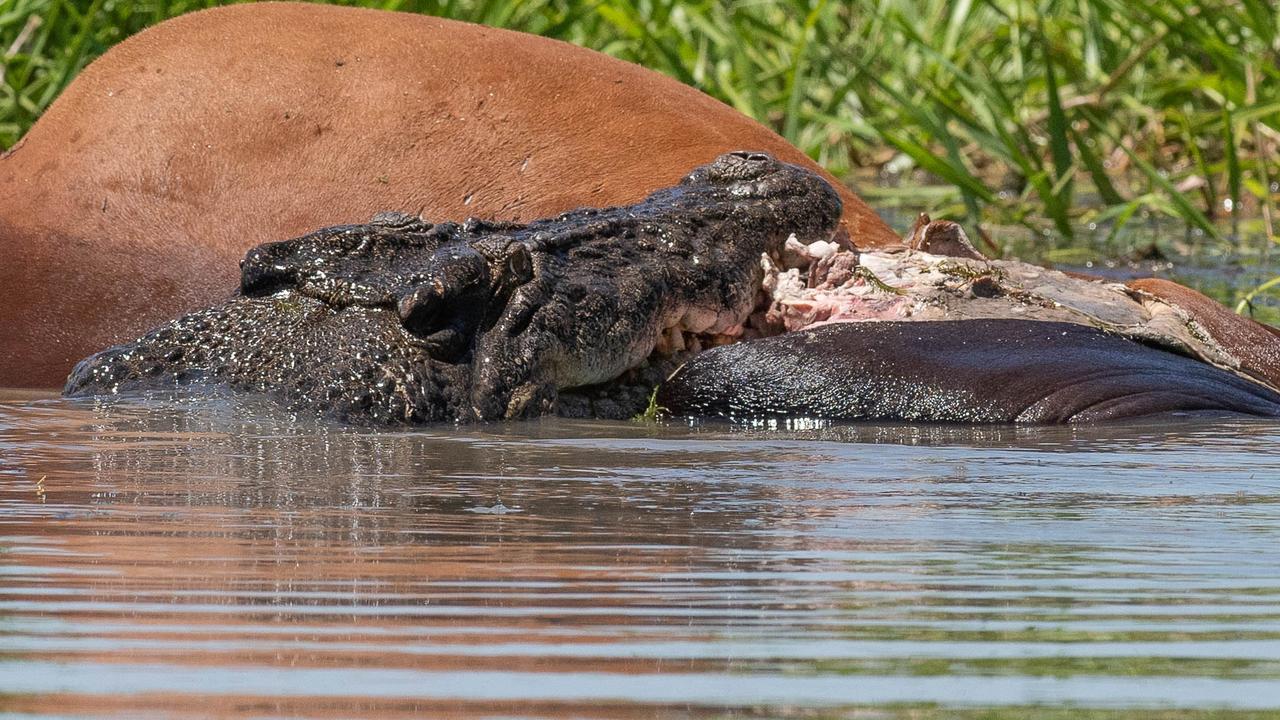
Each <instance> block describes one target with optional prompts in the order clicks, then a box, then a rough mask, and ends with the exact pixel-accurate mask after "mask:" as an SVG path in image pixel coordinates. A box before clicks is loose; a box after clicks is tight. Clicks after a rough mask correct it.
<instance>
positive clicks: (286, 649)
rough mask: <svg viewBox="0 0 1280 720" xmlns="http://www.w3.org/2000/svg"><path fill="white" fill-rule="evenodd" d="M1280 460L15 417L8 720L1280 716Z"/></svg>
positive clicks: (1039, 446)
mask: <svg viewBox="0 0 1280 720" xmlns="http://www.w3.org/2000/svg"><path fill="white" fill-rule="evenodd" d="M1278 447H1280V427H1278V426H1276V425H1275V424H1274V423H1271V424H1269V423H1261V422H1246V421H1227V422H1223V421H1213V422H1210V421H1204V420H1197V421H1192V420H1182V421H1175V422H1166V423H1161V424H1148V425H1123V426H1108V427H1105V428H1101V429H1098V428H1094V429H1069V428H1066V429H1064V428H1051V429H1027V428H1021V429H1018V428H1003V427H1002V428H979V429H973V428H961V427H923V428H922V427H904V426H898V427H894V426H857V427H836V428H812V429H801V430H789V431H788V430H764V429H761V430H750V431H749V430H742V429H732V428H728V427H724V426H714V427H711V426H702V427H694V428H690V427H680V426H665V427H661V426H646V425H640V424H627V423H613V424H611V423H602V422H566V421H542V422H533V423H525V424H515V425H496V426H487V427H479V428H476V427H467V428H454V427H442V428H433V429H427V430H423V431H415V432H376V431H367V430H352V429H343V428H336V427H332V426H325V425H318V424H315V423H312V422H299V421H295V420H293V419H291V418H289V417H287V416H282V415H280V414H278V413H275V412H274V411H271V410H269V409H268V408H265V407H257V406H253V405H252V404H248V403H244V402H241V403H239V404H230V403H219V402H214V401H210V400H200V401H197V400H185V401H177V402H158V401H157V402H151V403H148V404H140V403H133V404H129V403H121V404H108V405H96V406H95V405H93V404H90V403H78V404H77V403H71V402H67V401H62V400H53V399H44V400H39V399H37V400H32V399H10V400H7V401H0V714H3V713H8V714H11V715H15V716H27V715H34V716H46V715H59V716H86V715H94V716H96V715H103V714H107V715H118V716H122V717H133V716H136V715H138V714H140V713H142V712H143V711H154V710H160V711H162V712H163V713H164V714H165V715H166V716H173V715H177V716H207V715H211V714H212V715H219V716H232V717H241V716H242V717H261V716H280V715H291V716H293V715H302V716H318V717H350V716H379V717H416V716H437V717H494V716H501V717H528V716H535V717H628V718H629V717H720V716H727V715H733V716H738V717H742V716H751V717H755V716H796V717H810V716H812V715H813V713H815V712H819V713H821V716H823V717H828V716H829V717H844V716H850V717H851V716H854V715H857V716H859V717H861V716H862V714H863V713H864V712H870V713H871V716H872V717H896V716H899V715H901V716H904V717H906V716H909V717H926V718H932V717H954V716H956V715H957V714H958V713H959V714H962V716H967V715H969V714H972V715H973V716H975V717H977V716H979V714H981V713H985V714H981V716H982V717H1003V716H1005V714H1006V713H1007V714H1009V716H1018V715H1019V714H1020V713H1023V712H1025V711H1026V709H1027V707H1028V706H1036V707H1037V708H1040V709H1041V711H1043V712H1049V713H1061V715H1060V716H1061V717H1074V716H1077V715H1078V713H1080V712H1082V708H1091V709H1094V710H1096V711H1097V712H1098V713H1099V714H1100V715H1101V716H1105V717H1111V716H1114V717H1133V716H1135V715H1136V716H1141V715H1143V714H1145V713H1147V712H1152V713H1155V712H1158V711H1161V710H1162V709H1163V710H1177V709H1185V710H1188V711H1202V710H1203V711H1209V710H1211V709H1223V710H1225V711H1227V715H1231V714H1232V713H1234V712H1239V713H1246V712H1248V711H1250V710H1266V709H1280V604H1278V603H1277V600H1278V599H1280V561H1277V557H1280V554H1278V553H1277V547H1278V545H1280V543H1278V542H1277V541H1280V449H1277V448H1278ZM873 708H874V711H872V709H873ZM992 710H994V712H988V711H992ZM1158 716H1159V717H1165V715H1163V714H1160V715H1158ZM1180 716H1181V715H1180ZM1214 716H1215V717H1218V716H1219V715H1214Z"/></svg>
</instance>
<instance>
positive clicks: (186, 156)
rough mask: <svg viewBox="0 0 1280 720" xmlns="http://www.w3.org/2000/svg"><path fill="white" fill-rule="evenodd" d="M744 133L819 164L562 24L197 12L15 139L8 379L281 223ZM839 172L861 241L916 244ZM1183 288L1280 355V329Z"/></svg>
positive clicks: (693, 151)
mask: <svg viewBox="0 0 1280 720" xmlns="http://www.w3.org/2000/svg"><path fill="white" fill-rule="evenodd" d="M734 149H752V150H765V151H768V152H770V153H773V154H775V155H776V156H778V157H780V158H781V159H784V160H786V161H788V162H794V163H800V164H804V165H807V166H809V167H811V168H816V166H815V165H814V164H813V163H812V161H810V160H809V159H808V158H807V157H805V156H804V154H803V153H801V152H799V151H798V150H796V149H795V148H793V147H792V146H790V145H789V144H787V143H786V141H784V140H783V139H782V138H781V137H779V136H778V135H776V134H774V133H773V132H771V131H769V130H768V129H766V128H764V127H763V126H761V125H759V124H758V123H756V122H755V121H753V120H751V119H749V118H747V117H745V116H743V115H742V114H740V113H738V112H736V111H735V110H733V109H732V108H729V107H728V106H726V105H723V104H721V103H720V102H717V101H716V100H713V99H712V98H710V97H707V96H706V95H703V94H702V93H700V92H698V91H696V90H693V89H691V88H688V87H686V86H684V85H681V84H679V83H678V82H676V81H674V80H671V79H669V78H667V77H665V76H663V75H660V74H658V73H655V72H652V71H649V70H645V69H644V68H641V67H638V66H635V65H631V64H628V63H625V62H621V61H618V60H614V59H611V58H609V57H606V56H604V55H601V54H599V53H596V52H593V51H591V50H585V49H582V48H578V47H575V46H572V45H568V44H565V43H562V42H558V41H554V40H547V39H544V38H539V37H535V36H531V35H524V34H520V33H514V32H509V31H504V30H496V29H492V28H485V27H480V26H476V25H469V24H465V23H458V22H452V21H449V20H442V19H438V18H430V17H423V16H418V15H407V14H400V13H387V12H380V11H374V10H361V9H351V8H340V7H333V6H323V5H302V4H296V5H295V4H281V3H262V4H254V5H238V6H230V7H225V8H219V9H215V10H209V11H204V12H198V13H193V14H191V15H186V16H183V17H180V18H177V19H175V20H171V21H169V22H166V23H162V24H161V25H158V26H156V27H155V28H152V29H150V30H148V31H146V32H143V33H141V34H139V35H137V36H135V37H133V38H130V39H129V40H126V41H125V42H123V43H121V44H120V45H119V46H117V47H116V48H114V49H112V50H111V51H110V52H108V53H107V54H106V55H104V56H103V57H102V58H100V59H99V60H98V61H96V62H94V63H93V64H92V65H90V66H89V67H88V68H87V69H86V70H85V71H84V73H83V74H82V75H81V76H80V77H79V78H78V79H77V80H76V81H75V83H73V84H72V85H71V87H69V88H68V89H67V91H66V92H65V93H64V94H63V95H62V97H60V98H59V99H58V101H57V102H55V103H54V104H53V106H52V107H51V108H50V109H49V111H48V113H46V114H45V116H44V117H43V118H41V120H40V122H38V123H37V124H36V125H35V127H33V128H32V129H31V131H30V132H29V133H28V134H27V136H26V137H24V138H23V139H22V141H21V142H20V143H19V144H18V145H17V146H16V147H15V148H14V149H13V150H12V151H11V152H10V153H9V154H7V155H5V156H3V157H0V387H5V386H8V387H54V386H58V385H60V384H61V383H62V380H63V378H64V377H65V376H66V374H67V372H68V371H69V370H70V368H71V365H72V364H73V363H74V362H75V361H76V360H78V359H79V358H81V357H83V356H85V355H88V354H89V353H91V352H93V351H95V350H99V349H101V348H104V347H106V346H108V345H111V344H113V343H116V342H119V341H122V340H125V339H128V338H131V337H134V336H136V335H138V334H140V333H141V332H142V331H143V330H145V329H146V328H148V327H151V326H153V325H156V324H158V323H160V322H161V321H163V320H166V319H168V318H171V317H173V316H175V315H177V314H179V313H180V312H184V311H188V310H191V309H194V308H196V307H199V306H203V305H208V304H212V303H213V302H216V301H218V300H220V299H222V298H223V297H225V296H226V295H227V294H228V293H229V292H230V291H231V290H232V288H234V287H235V283H236V277H237V269H236V263H237V261H238V260H239V259H240V257H241V256H242V255H243V253H244V251H245V250H247V249H248V248H249V247H251V246H253V245H255V244H258V243H260V242H264V241H271V240H281V239H285V238H289V237H294V236H298V235H301V234H303V233H305V232H308V231H311V230H314V229H316V228H318V227H320V226H323V225H329V224H335V223H347V222H360V221H365V220H368V219H369V218H370V217H371V216H372V215H373V214H374V213H375V212H377V211H380V210H401V211H405V212H411V213H421V214H423V215H424V216H425V217H427V218H428V219H454V220H458V219H462V218H464V217H467V216H470V215H475V216H480V217H490V218H499V219H515V220H530V219H533V218H536V217H542V216H546V215H551V214H554V213H557V212H560V211H563V210H568V209H571V208H574V207H579V206H583V205H617V204H624V203H630V202H634V201H636V200H638V199H640V198H641V197H643V196H644V195H645V194H647V193H648V192H649V191H651V190H653V189H656V188H658V187H662V186H666V185H670V184H672V183H674V182H675V181H676V180H678V179H679V178H680V177H681V176H682V175H683V174H684V173H685V172H687V171H688V170H689V169H690V168H692V167H694V166H696V165H700V164H703V163H705V162H708V161H710V160H711V159H712V158H714V157H716V156H717V155H719V154H721V153H722V152H725V151H728V150H734ZM824 174H825V173H824ZM827 177H828V178H829V179H832V180H834V178H831V177H830V175H827ZM836 186H837V188H838V189H839V190H840V192H841V198H842V200H843V201H844V203H845V210H844V223H845V226H846V228H847V230H848V232H849V234H850V236H851V238H852V239H853V241H854V242H855V243H856V244H858V245H859V246H861V247H864V248H874V247H886V246H889V245H893V244H897V243H899V242H900V241H899V239H898V238H897V237H896V236H895V235H894V234H893V232H892V231H891V230H890V229H889V228H888V227H887V226H886V225H885V224H884V223H883V222H881V221H880V219H879V218H878V217H877V216H876V215H875V213H874V212H873V211H871V209H870V208H868V207H867V206H866V204H864V203H863V202H862V201H861V200H859V199H858V197H857V196H856V195H854V194H853V193H852V192H850V191H849V190H847V189H846V188H844V187H843V186H841V185H839V184H838V183H837V184H836ZM1168 285H1171V286H1172V289H1171V288H1169V287H1164V286H1162V287H1161V288H1158V290H1159V291H1160V292H1159V293H1157V294H1160V295H1161V296H1162V297H1166V298H1168V299H1171V300H1172V301H1174V302H1175V303H1178V304H1186V303H1189V306H1188V309H1190V310H1191V311H1192V312H1193V313H1195V314H1197V316H1201V315H1204V316H1207V317H1209V318H1210V320H1211V322H1206V323H1205V325H1206V327H1209V328H1210V329H1211V331H1212V332H1215V334H1219V335H1221V336H1222V337H1223V338H1226V340H1225V341H1223V342H1224V344H1226V345H1227V346H1228V347H1232V348H1234V349H1236V350H1237V351H1240V349H1241V348H1240V346H1239V344H1240V343H1244V344H1245V345H1246V347H1245V348H1244V353H1246V354H1250V353H1251V356H1256V357H1257V359H1258V361H1259V362H1264V363H1269V364H1268V367H1271V368H1278V367H1280V363H1277V362H1276V358H1277V357H1280V353H1277V350H1276V348H1280V336H1277V335H1274V334H1272V333H1269V332H1267V330H1268V329H1266V328H1263V326H1260V325H1257V324H1256V323H1252V321H1248V320H1245V319H1243V318H1239V317H1238V316H1235V315H1232V314H1231V313H1230V312H1229V311H1227V310H1226V309H1225V308H1223V307H1222V306H1220V305H1218V304H1216V303H1214V302H1213V301H1211V300H1209V299H1208V298H1204V296H1202V295H1199V294H1198V293H1194V292H1193V291H1190V290H1187V289H1186V288H1181V287H1180V286H1177V285H1173V284H1172V283H1169V284H1168ZM1201 299H1203V300H1201ZM1258 328H1263V330H1262V331H1261V332H1257V329H1258ZM1268 336H1269V337H1270V341H1269V343H1268V341H1267V340H1266V338H1267V337H1268ZM1259 343H1260V345H1258V344H1259ZM1254 345H1257V349H1256V351H1255V350H1251V349H1250V348H1251V347H1253V346H1254Z"/></svg>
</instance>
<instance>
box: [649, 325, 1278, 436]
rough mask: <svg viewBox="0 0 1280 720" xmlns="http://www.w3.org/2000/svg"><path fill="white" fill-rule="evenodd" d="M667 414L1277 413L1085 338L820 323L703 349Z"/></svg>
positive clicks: (1099, 338)
mask: <svg viewBox="0 0 1280 720" xmlns="http://www.w3.org/2000/svg"><path fill="white" fill-rule="evenodd" d="M657 403H658V405H659V406H660V407H662V408H663V409H664V410H665V411H666V412H668V413H670V414H673V415H694V416H706V417H721V418H730V419H734V420H739V421H747V420H756V419H764V418H781V417H809V418H826V419H832V420H909V421H918V422H956V423H1010V422H1017V423H1077V422H1097V421H1103V420H1115V419H1121V418H1131V417H1140V416H1145V415H1153V414H1159V413H1171V412H1185V413H1199V412H1209V413H1239V414H1245V415H1257V416H1263V417H1280V395H1278V394H1276V393H1275V392H1273V391H1271V390H1269V389H1267V388H1265V387H1263V386H1261V385H1258V384H1255V383H1252V382H1249V381H1248V380H1245V379H1243V378H1241V377H1239V376H1236V375H1233V374H1231V373H1228V372H1225V371H1223V370H1219V369H1217V368H1215V367H1213V366H1211V365H1208V364H1205V363H1202V362H1199V361H1197V360H1193V359H1191V358H1187V357H1183V356H1181V355H1175V354H1173V353H1169V352H1165V351H1162V350H1157V349H1153V348H1150V347H1147V346H1144V345H1140V344H1138V343H1135V342H1133V341H1130V340H1126V339H1123V338H1120V337H1117V336H1114V335H1109V334H1107V333H1104V332H1101V331H1099V330H1096V329H1093V328H1090V327H1087V326H1083V325H1075V324H1068V323H1055V322H1038V321H1033V320H963V321H942V322H850V323H833V324H830V325H823V326H819V327H815V328H810V329H807V330H800V331H796V332H791V333H787V334H784V335H779V336H776V337H772V338H765V339H762V340H755V341H752V342H746V343H738V344H735V345H730V346H726V347H719V348H715V349H712V350H709V351H707V352H705V353H702V354H701V355H698V356H697V357H695V358H693V359H692V360H690V361H689V362H688V363H686V364H685V365H684V366H682V367H681V368H680V369H679V370H678V371H677V372H676V373H675V374H674V375H673V376H672V377H671V378H670V379H669V380H668V381H667V382H666V383H663V385H662V386H661V387H660V389H659V391H658V395H657Z"/></svg>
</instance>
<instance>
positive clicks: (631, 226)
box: [65, 152, 841, 423]
mask: <svg viewBox="0 0 1280 720" xmlns="http://www.w3.org/2000/svg"><path fill="white" fill-rule="evenodd" d="M840 210H841V203H840V198H839V195H838V194H837V193H836V192H835V190H833V189H832V188H831V186H830V185H828V184H827V183H826V182H825V181H824V180H822V179H821V178H820V177H819V176H817V175H816V174H814V173H812V172H810V171H808V170H806V169H802V168H799V167H796V166H793V165H787V164H785V163H780V162H778V161H776V160H774V159H773V158H772V157H770V156H769V155H766V154H761V153H754V152H734V153H729V154H726V155H723V156H721V157H720V158H718V159H717V160H716V161H715V162H713V163H711V164H709V165H706V166H703V167H701V168H698V169H696V170H694V171H693V172H691V173H690V174H689V175H688V176H686V177H685V179H684V180H683V181H682V182H681V183H680V184H679V185H677V186H675V187H673V188H668V189H666V190H661V191H659V192H656V193H653V194H652V195H650V196H649V197H648V198H647V199H646V200H645V201H644V202H641V203H639V204H637V205H632V206H627V207H620V208H609V209H603V210H592V209H588V210H578V211H574V212H570V213H566V214H564V215H561V216H559V217H556V218H551V219H548V220H541V221H537V222H534V223H530V224H528V225H524V224H517V223H492V222H484V221H468V222H466V223H463V224H461V225H459V224H454V223H441V224H431V223H426V222H423V221H420V220H418V219H416V218H412V217H409V216H404V215H399V214H381V215H379V216H378V217H376V218H375V219H374V221H373V222H371V223H369V224H367V225H355V226H342V227H335V228H328V229H325V230H321V231H319V232H316V233H313V234H311V235H308V236H305V237H302V238H298V239H295V240H289V241H284V242H278V243H272V244H268V245H263V246H260V247H258V248H255V249H254V250H253V251H251V252H250V253H249V254H248V255H247V256H246V257H245V260H244V262H243V264H242V268H241V274H242V279H241V292H242V295H241V296H238V297H234V298H232V299H231V300H229V301H227V302H225V303H224V304H222V305H219V306H216V307H213V308H210V309H207V310H203V311H199V312H196V313H192V314H190V315H187V316H184V317H182V318H179V319H178V320H176V321H173V322H171V323H169V324H167V325H164V326H161V327H160V328H158V329H156V330H154V331H152V332H150V333H148V334H147V335H145V336H144V337H142V338H141V339H139V340H137V341H136V342H132V343H127V344H125V345H121V346H117V347H115V348H111V349H109V350H106V351H103V352H101V353H99V354H97V355H94V356H93V357H90V358H88V359H86V360H84V361H83V362H81V363H80V364H79V365H77V367H76V369H75V370H74V371H73V372H72V375H71V377H70V378H69V379H68V381H67V385H66V389H65V392H66V394H68V395H72V396H77V395H93V394H103V393H115V392H120V391H128V390H144V389H152V388H166V387H173V386H174V385H181V384H188V383H191V382H195V381H202V382H205V383H210V384H215V385H226V386H230V387H231V388H233V389H236V390H246V391H254V392H265V393H268V394H271V395H273V396H275V397H277V398H278V399H280V400H281V401H282V402H284V403H285V404H286V405H288V406H290V407H292V408H295V409H308V410H311V411H318V412H324V413H326V414H329V415H331V416H335V417H337V418H339V419H342V420H346V421H352V422H378V423H405V422H426V421H433V420H496V419H504V418H516V417H527V416H531V415H538V414H542V413H546V412H549V411H551V410H553V409H554V407H555V404H556V400H557V397H558V394H559V391H561V390H563V389H566V388H574V387H580V386H586V385H593V384H598V383H604V382H606V381H611V380H614V379H615V378H617V377H618V376H619V375H621V374H622V373H624V372H625V371H627V370H629V369H631V368H634V367H636V366H637V365H641V364H642V363H644V361H645V360H646V358H648V356H649V355H650V353H651V352H652V351H653V349H654V347H655V345H656V344H657V341H658V339H659V337H660V335H661V334H662V333H663V331H667V330H670V329H672V328H675V329H677V330H683V331H687V332H690V333H694V334H713V335H714V334H722V333H732V332H734V331H735V330H740V329H741V328H740V325H741V323H742V321H743V320H744V319H745V318H746V316H747V315H748V314H749V313H750V312H751V310H752V308H753V307H754V304H755V301H756V291H757V288H758V287H759V285H760V279H761V276H762V274H763V270H762V268H761V265H760V257H761V254H762V253H765V252H773V253H776V252H778V251H780V249H781V247H782V246H783V244H784V242H785V241H786V240H787V238H788V236H789V235H793V234H794V235H796V236H797V237H798V238H799V239H800V241H801V242H813V241H815V240H819V239H826V238H828V237H830V236H831V235H832V233H833V232H834V231H835V228H836V227H837V224H838V222H839V219H840ZM635 409H638V408H633V409H632V410H633V411H634V410H635Z"/></svg>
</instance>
